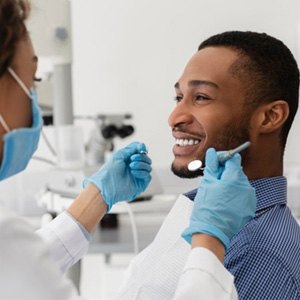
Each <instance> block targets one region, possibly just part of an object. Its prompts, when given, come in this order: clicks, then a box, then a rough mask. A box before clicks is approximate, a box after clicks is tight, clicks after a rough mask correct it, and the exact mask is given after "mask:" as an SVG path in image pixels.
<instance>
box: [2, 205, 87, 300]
mask: <svg viewBox="0 0 300 300" xmlns="http://www.w3.org/2000/svg"><path fill="white" fill-rule="evenodd" d="M0 240H1V247H0V266H1V267H0V299H7V300H8V299H22V300H54V299H60V300H79V299H81V300H83V298H82V297H79V296H78V294H77V291H76V289H75V287H74V286H73V285H72V283H71V282H70V281H69V280H68V279H67V278H66V277H65V276H63V274H61V272H60V271H59V270H58V269H57V267H56V266H55V265H54V264H53V261H52V259H51V257H50V256H49V252H48V247H47V245H46V244H45V243H44V242H43V240H42V239H41V238H40V237H39V236H37V235H36V234H35V233H34V229H33V228H32V227H31V226H30V225H29V224H28V223H27V222H26V221H25V220H23V219H22V218H19V217H17V216H15V215H14V214H13V213H10V212H7V211H6V212H4V211H3V210H1V209H0Z"/></svg>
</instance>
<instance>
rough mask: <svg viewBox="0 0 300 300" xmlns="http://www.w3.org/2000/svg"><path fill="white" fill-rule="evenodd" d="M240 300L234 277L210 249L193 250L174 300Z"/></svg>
mask: <svg viewBox="0 0 300 300" xmlns="http://www.w3.org/2000/svg"><path fill="white" fill-rule="evenodd" d="M186 299H189V300H196V299H199V300H200V299H205V300H232V299H238V298H237V292H236V289H235V286H234V277H233V276H232V275H231V274H230V273H229V272H228V271H227V270H226V269H225V268H224V266H223V265H222V264H221V262H220V261H219V260H218V258H217V257H216V256H215V255H214V254H213V253H212V252H211V251H209V250H208V249H206V248H202V247H197V248H194V249H192V250H191V253H190V255H189V257H188V260H187V262H186V265H185V267H184V270H183V273H182V275H181V277H180V279H179V284H178V286H177V289H176V293H175V297H174V298H173V300H186Z"/></svg>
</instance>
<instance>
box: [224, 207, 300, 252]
mask: <svg viewBox="0 0 300 300" xmlns="http://www.w3.org/2000/svg"><path fill="white" fill-rule="evenodd" d="M256 249H260V250H263V249H266V250H270V249H271V250H272V251H273V252H278V253H279V254H282V255H283V256H286V253H284V252H282V251H283V250H284V249H289V251H288V252H289V253H290V251H291V250H295V251H299V252H300V227H299V225H298V223H297V221H296V220H295V218H294V217H293V216H292V214H291V212H290V210H289V208H288V207H286V206H276V207H273V208H272V209H270V210H269V211H267V212H265V213H263V214H261V215H258V216H256V217H255V218H254V219H253V220H251V221H250V222H249V223H248V224H246V226H244V228H243V229H242V230H241V231H240V232H239V233H238V234H237V235H236V236H235V237H234V238H233V239H232V242H231V244H230V248H229V251H228V254H230V253H231V254H233V255H234V253H235V252H240V251H248V250H256Z"/></svg>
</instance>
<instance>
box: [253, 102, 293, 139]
mask: <svg viewBox="0 0 300 300" xmlns="http://www.w3.org/2000/svg"><path fill="white" fill-rule="evenodd" d="M257 113H258V118H257V120H258V124H257V126H258V128H259V131H260V132H261V133H271V132H273V131H276V130H278V129H279V128H280V127H282V125H283V124H284V122H285V121H286V119H287V118H288V116H289V105H288V103H287V102H286V101H284V100H276V101H273V102H271V103H266V104H263V105H261V106H260V107H259V108H258V111H257Z"/></svg>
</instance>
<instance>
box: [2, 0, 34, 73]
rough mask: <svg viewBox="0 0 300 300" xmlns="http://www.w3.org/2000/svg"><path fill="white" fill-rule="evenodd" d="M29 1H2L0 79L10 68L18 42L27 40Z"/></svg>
mask: <svg viewBox="0 0 300 300" xmlns="http://www.w3.org/2000/svg"><path fill="white" fill-rule="evenodd" d="M29 10H30V7H29V2H28V1H27V0H0V77H2V76H3V74H4V73H5V72H6V70H7V68H8V67H9V66H10V64H11V62H12V60H13V57H14V54H15V50H16V46H17V44H18V42H19V41H20V40H21V39H22V38H25V37H26V35H27V30H26V27H25V24H24V22H25V20H26V18H27V17H28V14H29Z"/></svg>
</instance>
